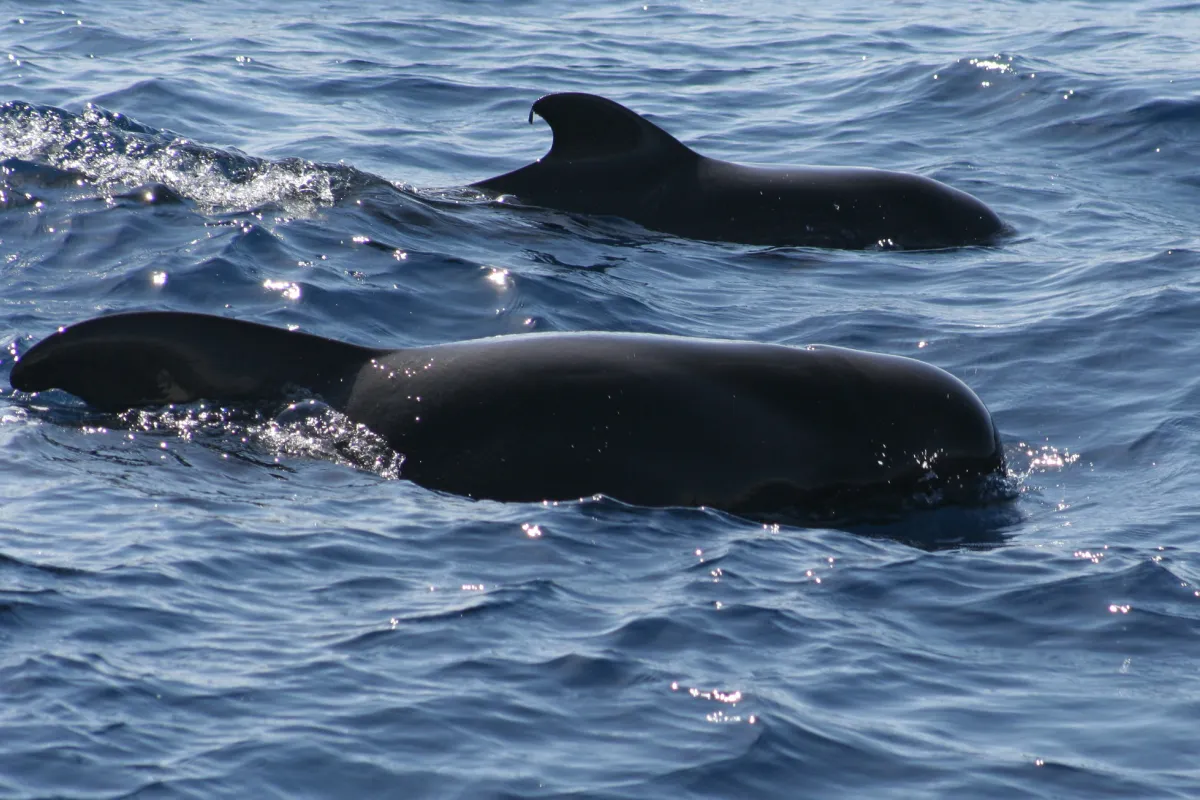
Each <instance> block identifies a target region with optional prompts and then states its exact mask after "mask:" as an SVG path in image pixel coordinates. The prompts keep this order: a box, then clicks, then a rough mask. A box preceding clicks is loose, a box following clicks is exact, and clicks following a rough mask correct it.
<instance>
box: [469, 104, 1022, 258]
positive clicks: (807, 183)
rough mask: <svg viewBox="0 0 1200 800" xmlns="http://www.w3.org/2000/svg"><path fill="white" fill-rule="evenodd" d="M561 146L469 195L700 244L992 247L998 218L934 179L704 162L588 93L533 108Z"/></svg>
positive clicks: (661, 132) (656, 129) (637, 118)
mask: <svg viewBox="0 0 1200 800" xmlns="http://www.w3.org/2000/svg"><path fill="white" fill-rule="evenodd" d="M534 114H538V115H539V116H541V117H542V118H543V119H545V120H546V122H548V123H549V124H550V129H551V130H552V131H553V134H554V142H553V144H552V145H551V147H550V152H549V153H547V154H546V155H545V156H544V157H543V158H541V159H539V160H538V161H536V162H534V163H533V164H529V165H528V166H525V167H521V168H520V169H518V170H515V171H513V172H509V173H507V174H504V175H499V176H497V177H495V178H489V179H487V180H485V181H480V182H479V183H475V184H472V186H473V187H474V188H476V189H481V190H484V191H486V192H490V193H495V194H509V195H515V196H516V197H517V198H518V199H519V200H520V201H521V202H523V203H529V204H531V205H536V206H543V207H546V208H553V209H558V210H560V211H569V212H575V213H580V214H604V215H611V216H616V217H624V218H625V219H628V220H632V221H633V222H636V223H638V224H639V225H642V226H643V227H646V228H650V229H652V230H656V231H663V232H665V233H671V234H675V235H677V236H684V237H689V238H693V239H707V240H712V241H724V242H740V243H743V244H761V245H796V246H805V247H837V248H848V249H862V248H868V247H896V248H902V249H909V250H927V249H935V248H946V247H960V246H964V245H977V244H988V243H991V242H993V241H995V240H996V239H997V238H998V236H999V235H1000V234H1001V233H1003V232H1004V230H1005V227H1004V225H1003V223H1001V221H1000V218H999V217H997V216H996V214H995V212H993V211H992V210H991V209H990V208H988V207H987V206H986V205H984V204H983V203H981V202H980V201H979V200H977V199H975V198H974V197H972V196H971V195H969V194H967V193H966V192H962V191H959V190H958V189H953V188H951V187H949V186H947V185H945V184H944V183H939V182H938V181H935V180H933V179H931V178H925V177H922V176H920V175H912V174H908V173H903V172H889V171H887V170H881V169H870V168H867V167H791V168H778V169H765V168H759V167H746V166H741V165H739V164H731V163H729V162H727V161H717V160H716V159H712V158H707V157H705V156H702V155H700V154H699V153H696V152H695V151H693V150H692V149H690V148H689V147H687V145H685V144H683V143H682V142H680V141H679V140H678V139H676V138H675V137H673V136H671V134H669V133H667V132H666V131H664V130H663V129H662V128H659V127H658V126H657V125H654V124H653V123H651V122H650V121H648V120H647V119H645V118H644V117H642V116H639V115H638V114H636V113H635V112H633V111H631V110H629V109H628V108H626V107H625V106H623V105H621V104H619V103H615V102H613V101H612V100H608V99H606V98H603V97H597V96H596V95H591V94H581V93H575V92H570V93H562V94H549V95H546V96H545V97H543V98H541V99H540V100H538V101H537V102H535V103H534V104H533V108H532V109H531V110H530V112H529V121H530V122H533V115H534Z"/></svg>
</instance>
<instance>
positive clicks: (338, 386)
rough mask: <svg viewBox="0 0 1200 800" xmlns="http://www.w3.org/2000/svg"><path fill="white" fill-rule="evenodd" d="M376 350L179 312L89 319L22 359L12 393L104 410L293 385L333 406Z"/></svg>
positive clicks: (233, 396)
mask: <svg viewBox="0 0 1200 800" xmlns="http://www.w3.org/2000/svg"><path fill="white" fill-rule="evenodd" d="M380 352H382V351H376V350H371V349H369V348H365V347H359V346H358V345H353V344H347V343H345V342H336V341H333V340H331V339H325V338H322V337H320V336H313V335H312V334H307V333H299V332H295V331H287V330H282V329H279V328H273V327H270V326H267V325H259V324H257V323H253V322H244V321H241V320H234V319H227V318H225V317H215V316H209V315H205V314H189V313H181V312H140V313H131V314H113V315H111V316H106V317H98V318H96V319H91V320H88V321H86V322H81V323H79V324H77V325H71V326H69V327H66V328H60V329H59V331H58V332H57V333H55V334H53V335H51V336H48V337H46V338H45V339H44V340H42V341H41V342H39V343H38V344H37V345H35V346H34V347H33V348H32V349H31V350H29V351H28V352H27V353H25V354H23V355H22V356H21V357H20V359H19V360H18V361H17V363H16V365H15V366H14V367H13V370H12V375H11V377H10V381H11V383H12V385H13V388H15V389H20V390H22V391H27V392H35V391H42V390H45V389H50V388H58V389H64V390H66V391H68V392H70V393H71V394H73V395H75V396H76V397H79V398H81V399H83V400H85V401H86V402H87V403H89V404H90V405H92V406H95V407H96V408H99V409H102V410H105V411H122V410H125V409H127V408H131V407H135V406H148V405H163V404H168V403H188V402H192V401H194V400H199V399H201V398H207V399H220V400H240V399H254V400H258V399H270V398H274V397H279V396H282V395H283V394H285V392H286V391H287V390H288V389H289V388H290V387H302V388H304V389H308V390H311V391H314V392H317V393H318V394H323V395H326V397H327V399H328V400H329V401H330V402H331V403H332V404H336V402H337V398H338V397H339V396H341V395H344V394H346V393H348V392H349V391H350V388H351V386H352V383H353V379H354V376H355V374H356V373H357V371H358V370H359V369H360V368H361V366H362V364H363V363H365V362H366V361H368V360H369V359H370V358H372V357H373V356H375V355H377V354H378V353H380Z"/></svg>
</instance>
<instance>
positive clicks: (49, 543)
mask: <svg viewBox="0 0 1200 800" xmlns="http://www.w3.org/2000/svg"><path fill="white" fill-rule="evenodd" d="M412 6H416V8H415V9H413V8H411V7H412ZM792 6H794V7H796V8H803V5H802V4H779V3H774V2H757V3H755V2H751V3H743V4H731V5H726V4H718V3H711V2H700V1H699V0H693V1H692V2H681V3H675V4H668V5H659V4H651V5H643V4H641V3H623V2H601V3H592V4H587V5H586V6H585V5H574V4H571V5H564V4H561V3H551V2H548V1H547V0H524V2H515V3H504V4H482V3H468V2H450V1H448V0H441V1H439V2H426V3H418V4H389V3H382V2H378V1H377V0H376V1H373V0H359V2H354V3H349V2H336V1H335V2H316V0H299V1H298V2H296V3H275V4H269V5H268V4H249V3H244V2H231V1H230V0H210V2H206V3H159V2H150V0H111V2H106V3H103V4H100V3H86V4H85V3H83V2H66V3H61V4H59V5H56V6H52V7H45V6H43V4H40V3H11V2H9V3H3V4H0V10H2V11H0V31H2V32H0V45H2V46H0V102H3V103H5V105H3V106H2V107H0V159H3V164H2V165H0V166H2V167H3V173H2V175H0V180H2V183H0V191H2V192H3V195H2V197H0V255H2V257H3V258H2V260H0V341H3V342H4V343H5V348H6V349H5V351H0V355H2V356H3V358H2V363H0V385H2V386H4V387H5V388H4V389H3V391H2V392H0V453H3V455H2V456H0V796H3V797H13V798H32V797H80V798H82V797H89V798H91V797H127V796H135V795H136V796H138V797H198V798H201V797H202V798H212V797H230V798H246V797H287V798H296V797H398V798H399V797H405V798H407V797H420V796H427V797H472V798H474V797H506V796H507V797H527V796H539V797H548V796H564V795H571V796H589V797H592V796H595V797H631V798H632V797H637V798H646V797H661V798H679V797H710V796H727V797H735V796H737V797H771V796H775V797H806V796H807V797H824V796H830V797H832V796H839V797H841V796H859V797H898V798H914V797H972V798H982V797H996V798H1008V797H1014V796H1030V797H1087V798H1093V797H1101V796H1109V797H1134V796H1145V797H1150V796H1153V797H1194V796H1197V795H1200V756H1198V755H1197V753H1198V752H1200V747H1198V740H1197V736H1196V719H1197V718H1198V716H1200V667H1198V666H1197V665H1198V664H1200V544H1198V542H1197V532H1198V530H1200V524H1198V523H1200V477H1198V473H1197V470H1196V469H1195V464H1196V463H1197V461H1196V459H1197V458H1198V457H1200V418H1198V417H1197V410H1196V409H1197V403H1198V402H1200V372H1198V371H1197V369H1196V366H1195V365H1196V364H1197V363H1198V361H1200V338H1198V337H1197V335H1196V331H1197V330H1200V327H1198V326H1200V322H1198V321H1200V277H1198V276H1200V235H1198V233H1197V230H1198V229H1197V212H1198V210H1200V177H1198V176H1200V55H1198V52H1200V51H1198V50H1197V42H1200V5H1198V4H1195V3H1183V4H1180V3H1173V2H1155V1H1154V0H1132V1H1131V2H1127V3H1111V2H1071V3H1038V4H1030V3H1025V2H1017V0H998V1H997V2H993V3H989V4H986V5H983V6H981V5H978V4H973V3H966V2H962V1H961V0H958V2H948V3H943V4H932V3H891V4H880V3H876V2H870V3H867V2H835V3H827V4H817V5H816V6H815V7H813V8H812V9H809V10H807V11H792V10H788V9H789V8H791V7H792ZM401 7H405V8H409V10H401ZM563 90H576V91H589V92H595V93H599V94H603V95H606V96H609V97H612V98H613V99H615V100H618V101H620V102H622V103H625V104H627V105H629V106H631V107H632V108H634V109H636V110H637V111H639V112H641V113H644V114H646V115H647V116H649V117H650V118H651V119H652V120H654V121H655V122H657V123H658V124H660V125H662V126H663V127H665V128H666V129H667V130H669V131H670V132H672V133H673V134H675V135H676V136H678V137H679V138H680V139H682V140H683V141H685V142H687V143H689V144H690V145H692V146H693V147H695V148H696V149H698V150H700V151H701V152H703V153H704V154H706V155H710V156H714V157H718V158H725V159H729V160H736V161H740V162H746V163H757V164H777V165H788V164H803V163H813V164H856V165H868V166H878V167H886V168H891V169H899V170H909V171H914V172H919V173H921V174H925V175H929V176H932V177H935V178H937V179H939V180H942V181H945V182H947V183H950V184H952V185H954V186H956V187H959V188H962V189H965V190H967V191H969V192H971V193H973V194H975V195H976V196H978V197H979V198H981V199H982V200H984V201H985V202H987V203H988V204H989V205H991V206H992V207H993V208H995V209H996V210H997V211H998V212H999V213H1000V214H1001V216H1002V217H1003V218H1004V219H1005V220H1006V221H1007V222H1008V223H1009V224H1011V225H1012V226H1013V227H1014V228H1015V230H1016V233H1015V235H1014V236H1013V237H1012V238H1011V239H1010V240H1008V241H1006V242H1004V243H1003V244H1002V245H1001V246H999V247H996V248H974V249H964V250H958V251H947V252H936V253H906V252H858V253H854V252H836V251H822V250H804V249H794V248H784V249H768V248H759V247H747V246H739V245H729V244H713V243H707V242H692V241H686V240H680V239H675V238H672V237H670V236H666V235H662V234H657V233H652V232H648V231H645V230H643V229H641V228H639V227H637V226H636V225H633V224H630V223H624V222H622V221H620V220H613V219H602V220H601V219H588V218H584V217H575V216H570V215H564V214H557V213H553V212H544V211H531V210H519V209H507V208H502V207H497V206H495V205H492V204H490V203H487V202H483V201H481V200H480V199H478V198H477V197H476V196H474V195H472V194H471V193H469V192H464V191H462V190H461V188H460V187H462V186H463V185H464V184H466V183H469V182H471V181H473V180H479V179H482V178H485V177H488V176H491V175H495V174H498V173H501V172H504V171H507V170H509V169H513V168H515V167H517V166H520V165H522V164H524V163H527V162H529V161H531V160H532V159H534V158H536V157H538V156H540V155H541V154H542V153H544V152H545V150H546V149H547V147H548V145H549V132H548V129H547V128H546V126H545V125H544V124H542V123H540V122H539V123H538V124H536V125H535V126H532V127H531V126H529V125H527V124H525V117H526V114H527V113H528V108H529V105H530V104H531V103H532V102H533V100H535V99H536V98H537V97H538V96H540V95H541V94H544V93H547V92H550V91H563ZM151 308H154V309H177V310H194V311H204V312H210V313H223V314H227V315H230V316H235V317H237V318H239V319H248V320H257V321H261V322H268V323H272V324H276V325H281V326H282V325H291V326H298V327H299V328H301V329H304V330H307V331H311V332H314V333H319V334H322V335H326V336H331V337H335V338H341V339H347V340H351V341H356V342H359V343H362V344H368V345H375V346H404V345H412V344H423V343H432V342H443V341H453V340H459V339H465V338H472V337H479V336H487V335H493V334H501V333H519V332H522V331H530V330H620V331H653V332H666V333H676V334H687V335H702V336H713V337H730V338H741V339H753V340H757V341H764V342H782V343H788V344H803V343H808V342H825V343H830V344H837V345H845V346H851V347H858V348H865V349H870V350H877V351H883V352H888V353H898V354H903V355H908V356H914V357H917V358H921V359H923V360H926V361H929V362H932V363H934V364H937V365H939V366H941V367H944V368H946V369H948V370H950V371H951V372H953V373H954V374H956V375H958V376H959V377H961V378H962V379H963V380H965V381H966V382H967V383H968V384H970V385H971V386H972V387H973V388H974V389H975V391H976V392H977V393H978V394H979V395H980V396H981V397H982V398H983V399H984V401H985V402H986V403H987V404H988V405H989V407H990V408H991V410H992V412H993V413H994V415H995V418H996V420H997V423H998V424H999V427H1000V429H1001V431H1002V433H1003V439H1004V442H1005V447H1006V453H1007V456H1008V460H1009V467H1010V470H1011V473H1012V481H1013V482H1014V484H1015V485H1016V486H1017V491H1018V496H1017V497H1016V498H1015V499H1012V500H1010V501H1008V502H1004V503H999V504H996V505H993V506H990V507H985V508H977V509H963V508H945V509H940V510H933V511H923V512H914V513H912V514H909V515H906V516H905V517H904V518H903V519H900V520H897V521H895V522H892V523H889V524H861V525H856V526H849V527H846V528H825V529H803V528H798V527H791V526H788V525H781V526H778V527H776V526H764V525H762V524H761V523H755V522H749V521H747V520H743V519H739V518H737V517H733V516H729V515H725V514H721V513H716V512H712V511H708V510H703V509H669V510H663V509H645V508H636V507H629V506H624V505H621V504H619V503H617V502H614V501H611V500H607V499H603V498H599V499H591V500H583V501H579V502H567V503H557V504H550V505H540V504H501V503H494V502H473V501H470V500H467V499H464V498H460V497H455V496H451V495H446V494H440V493H437V492H433V491H429V490H426V489H422V488H420V487H417V486H415V485H413V484H411V483H408V482H406V481H405V480H403V478H402V476H401V477H397V475H396V470H395V464H396V459H395V457H394V454H392V453H390V452H388V451H387V450H386V448H385V447H383V446H382V445H380V443H379V442H378V441H377V440H376V439H374V438H373V437H372V436H371V434H370V433H369V432H365V431H362V430H359V429H355V428H354V427H353V426H350V425H348V424H339V423H338V422H337V420H333V421H332V422H329V423H328V424H326V425H324V426H317V427H314V426H312V425H308V424H307V423H306V421H305V420H292V419H288V418H286V417H279V418H276V417H272V416H271V414H270V413H269V412H268V413H266V414H258V415H254V414H251V413H249V412H246V413H243V414H241V415H238V414H234V413H219V412H213V411H206V410H204V409H199V408H191V409H182V410H179V409H177V410H174V411H168V412H144V413H137V412H131V413H128V414H125V415H123V416H122V417H119V418H118V417H113V416H106V415H101V414H97V413H95V412H92V411H90V410H88V409H87V408H86V407H85V406H83V405H82V404H81V403H79V402H78V401H76V400H74V399H73V398H71V397H70V396H69V395H66V394H63V393H60V392H52V393H43V394H41V395H39V396H36V397H29V396H27V395H17V396H14V394H13V392H12V390H11V389H8V388H7V387H8V381H7V376H8V373H9V371H10V370H11V364H12V355H11V354H12V352H13V351H14V350H15V351H16V352H20V351H22V350H24V349H26V348H28V347H29V346H30V345H31V344H32V343H33V342H35V341H36V340H38V339H40V338H42V337H43V336H45V335H47V334H49V333H51V332H52V331H53V330H54V329H55V328H57V327H58V326H60V325H64V324H68V323H71V322H74V321H77V320H81V319H84V318H88V317H92V316H95V315H97V314H99V313H102V312H110V311H118V310H133V309H151ZM698 435H702V432H698ZM401 472H402V469H401Z"/></svg>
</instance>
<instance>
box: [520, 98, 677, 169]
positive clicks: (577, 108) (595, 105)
mask: <svg viewBox="0 0 1200 800" xmlns="http://www.w3.org/2000/svg"><path fill="white" fill-rule="evenodd" d="M534 114H537V115H538V116H539V117H541V118H542V119H544V120H546V122H547V123H549V124H550V130H551V131H552V132H553V133H554V143H553V144H552V145H551V147H550V152H549V153H547V154H546V156H545V158H544V159H542V160H543V161H545V160H546V159H564V160H570V161H577V160H581V159H589V158H611V157H613V156H622V155H631V156H632V155H653V156H658V157H662V156H672V155H673V156H683V155H695V154H694V153H693V152H692V150H691V149H689V148H688V146H687V145H685V144H683V143H682V142H680V141H679V140H678V139H676V138H675V137H674V136H672V135H671V134H669V133H667V132H666V131H664V130H663V129H662V128H660V127H658V126H657V125H655V124H654V123H653V122H650V121H649V120H648V119H646V118H645V117H643V116H641V115H640V114H637V113H636V112H633V111H631V110H629V109H628V108H626V107H625V106H623V105H621V104H620V103H617V102H614V101H612V100H609V99H608V98H605V97H600V96H598V95H594V94H584V93H582V92H561V93H559V94H548V95H546V96H545V97H542V98H540V99H539V100H538V101H537V102H535V103H534V104H533V108H531V109H530V110H529V121H530V122H533V115H534Z"/></svg>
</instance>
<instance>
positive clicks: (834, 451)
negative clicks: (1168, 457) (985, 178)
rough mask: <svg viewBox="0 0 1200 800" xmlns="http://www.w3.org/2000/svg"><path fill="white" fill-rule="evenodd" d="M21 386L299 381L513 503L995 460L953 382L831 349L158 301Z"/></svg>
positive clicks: (873, 485) (761, 507) (925, 475)
mask: <svg viewBox="0 0 1200 800" xmlns="http://www.w3.org/2000/svg"><path fill="white" fill-rule="evenodd" d="M11 381H12V385H13V387H14V388H16V389H20V390H22V391H26V392H35V391H42V390H46V389H50V388H59V389H64V390H66V391H68V392H70V393H71V394H74V395H76V396H78V397H80V398H82V399H83V400H85V401H86V402H88V403H89V404H91V405H92V406H95V407H96V408H99V409H102V410H108V411H120V410H124V409H127V408H130V407H135V406H147V405H151V406H152V405H163V404H167V403H187V402H191V401H194V400H198V399H201V398H205V399H208V400H212V401H217V402H230V401H257V400H275V399H282V398H284V397H285V396H286V394H287V393H288V392H289V391H294V389H295V388H297V387H300V388H303V389H306V390H309V391H311V392H313V393H316V394H318V395H320V396H321V397H322V398H323V399H324V400H325V401H326V402H327V403H329V405H331V406H332V407H333V408H336V409H338V410H340V411H342V412H344V413H345V414H346V415H347V416H348V417H349V418H350V419H351V420H353V421H355V422H359V423H362V424H364V425H366V426H367V427H368V428H370V429H371V430H373V431H375V432H376V433H378V434H380V435H382V436H383V437H385V438H386V439H387V441H388V442H389V443H390V445H391V446H392V447H393V448H394V449H395V450H396V451H398V452H400V453H402V454H403V455H404V457H405V458H404V462H403V465H402V467H401V473H402V475H403V476H404V477H406V478H409V479H411V480H413V481H414V482H416V483H418V484H421V485H423V486H427V487H430V488H433V489H440V490H444V491H447V492H453V493H455V494H461V495H467V496H470V497H475V498H489V499H493V500H503V501H539V500H565V499H575V498H579V497H586V496H590V495H593V494H605V495H608V496H610V497H613V498H616V499H618V500H622V501H625V502H628V503H634V504H638V505H646V506H710V507H714V508H719V509H725V510H727V511H731V512H735V513H747V514H751V515H762V514H771V513H776V512H786V511H791V512H800V513H826V512H828V511H830V510H833V509H837V508H843V507H845V506H846V505H848V504H850V505H852V504H854V503H858V502H860V501H866V502H871V503H874V502H875V501H877V500H881V499H882V500H883V501H885V502H893V501H902V500H904V499H905V498H904V495H905V494H907V495H908V496H910V497H911V494H912V493H913V492H916V491H927V490H930V489H942V488H953V487H955V486H961V485H964V484H966V483H968V482H970V481H974V480H977V479H979V478H980V477H981V476H986V475H989V474H992V473H996V472H999V471H1000V470H1001V469H1002V467H1003V455H1002V451H1001V447H1000V443H999V439H998V435H997V432H996V429H995V427H994V425H993V424H992V419H991V416H990V415H989V413H988V411H987V409H986V408H985V407H984V405H983V403H982V402H980V400H979V398H978V397H976V396H975V394H974V393H973V392H972V391H971V390H970V389H969V388H967V387H966V386H965V385H964V384H963V383H962V382H960V381H959V380H958V379H957V378H954V377H953V376H951V375H950V374H949V373H947V372H944V371H942V370H941V369H938V368H937V367H934V366H931V365H929V364H924V363H922V362H919V361H913V360H911V359H907V358H901V357H898V356H888V355H879V354H874V353H866V352H860V351H855V350H847V349H843V348H838V347H817V346H810V347H805V348H800V347H787V346H782V345H769V344H756V343H752V342H736V341H716V340H706V339H689V338H683V337H675V336H657V335H644V334H614V333H550V334H524V335H516V336H499V337H494V338H489V339H478V340H473V341H465V342H455V343H452V344H443V345H436V346H432V347H415V348H409V349H402V350H379V349H372V348H367V347H360V346H358V345H354V344H347V343H344V342H337V341H333V340H330V339H324V338H321V337H317V336H313V335H311V334H305V333H295V332H289V331H285V330H280V329H278V328H272V327H268V326H265V325H259V324H256V323H250V322H242V321H238V320H232V319H226V318H223V317H214V316H207V315H201V314H185V313H171V312H148V313H134V314H118V315H114V316H108V317H101V318H98V319H92V320H88V321H86V322H81V323H79V324H77V325H72V326H71V327H69V328H66V329H64V330H60V331H59V332H58V333H55V334H52V335H51V336H49V337H47V338H46V339H44V340H43V341H41V342H39V343H38V344H37V345H36V346H35V347H33V348H32V349H31V350H29V352H27V353H25V354H24V355H22V356H21V358H20V360H19V361H18V362H17V364H16V365H15V366H14V368H13V371H12V376H11ZM976 499H978V498H976Z"/></svg>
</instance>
